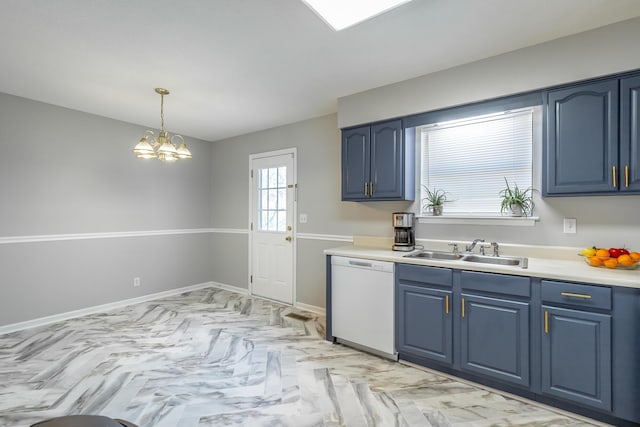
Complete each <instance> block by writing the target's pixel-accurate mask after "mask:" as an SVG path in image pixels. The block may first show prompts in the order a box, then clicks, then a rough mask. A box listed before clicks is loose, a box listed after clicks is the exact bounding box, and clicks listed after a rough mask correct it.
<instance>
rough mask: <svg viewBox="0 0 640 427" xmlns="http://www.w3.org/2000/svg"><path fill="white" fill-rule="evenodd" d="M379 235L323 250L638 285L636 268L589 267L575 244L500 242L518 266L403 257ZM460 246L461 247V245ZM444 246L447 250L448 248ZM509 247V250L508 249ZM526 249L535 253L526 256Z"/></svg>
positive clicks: (639, 278)
mask: <svg viewBox="0 0 640 427" xmlns="http://www.w3.org/2000/svg"><path fill="white" fill-rule="evenodd" d="M381 239H384V240H381ZM381 239H378V240H377V241H375V240H371V239H370V238H366V239H365V238H363V239H358V238H354V244H353V245H350V246H342V247H338V248H333V249H327V250H325V251H324V253H325V254H326V255H337V256H345V257H352V258H364V259H374V260H378V261H390V262H399V263H404V264H416V265H428V266H433V267H449V268H456V269H459V270H470V271H485V272H490V273H502V274H511V275H516V276H531V277H542V278H547V279H554V280H566V281H572V282H584V283H595V284H601V285H611V286H624V287H629V288H636V289H640V269H633V270H628V269H610V268H604V267H592V266H590V265H587V263H586V262H585V261H584V259H583V258H582V257H581V256H579V255H578V252H579V249H577V248H557V249H549V248H548V247H545V248H544V249H541V247H533V246H531V247H526V246H517V247H516V245H511V246H508V247H506V248H505V247H504V246H503V250H504V252H501V255H505V256H509V255H515V256H526V257H527V258H529V267H528V268H520V267H513V266H503V265H493V264H478V263H470V262H466V261H444V260H433V259H424V258H422V259H418V258H405V257H404V255H407V254H408V253H410V252H398V251H393V250H391V245H390V244H388V239H386V238H381ZM419 243H424V246H425V250H430V249H431V250H443V248H442V244H441V242H435V241H434V242H429V241H424V242H419ZM461 247H462V248H463V249H464V246H461ZM387 248H388V249H387ZM446 250H449V251H450V248H449V249H446ZM509 250H511V252H510V251H509ZM527 252H529V253H531V254H533V255H536V256H527ZM541 253H549V254H551V255H553V256H554V257H553V258H543V257H540V254H541Z"/></svg>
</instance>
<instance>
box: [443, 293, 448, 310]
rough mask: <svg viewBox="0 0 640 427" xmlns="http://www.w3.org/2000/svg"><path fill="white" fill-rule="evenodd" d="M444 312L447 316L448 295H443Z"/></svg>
mask: <svg viewBox="0 0 640 427" xmlns="http://www.w3.org/2000/svg"><path fill="white" fill-rule="evenodd" d="M444 312H445V313H446V314H449V295H445V297H444Z"/></svg>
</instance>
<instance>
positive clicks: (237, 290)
mask: <svg viewBox="0 0 640 427" xmlns="http://www.w3.org/2000/svg"><path fill="white" fill-rule="evenodd" d="M209 283H210V284H211V286H213V287H214V288H220V289H224V290H225V291H229V292H235V293H237V294H240V295H249V289H247V288H239V287H237V286H232V285H227V284H225V283H220V282H209Z"/></svg>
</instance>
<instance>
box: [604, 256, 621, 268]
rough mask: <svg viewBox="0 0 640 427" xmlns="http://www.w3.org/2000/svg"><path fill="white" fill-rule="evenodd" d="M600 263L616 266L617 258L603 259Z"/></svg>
mask: <svg viewBox="0 0 640 427" xmlns="http://www.w3.org/2000/svg"><path fill="white" fill-rule="evenodd" d="M602 263H603V264H604V266H605V267H607V268H616V267H617V266H618V260H617V259H615V258H609V259H605V260H604V261H602Z"/></svg>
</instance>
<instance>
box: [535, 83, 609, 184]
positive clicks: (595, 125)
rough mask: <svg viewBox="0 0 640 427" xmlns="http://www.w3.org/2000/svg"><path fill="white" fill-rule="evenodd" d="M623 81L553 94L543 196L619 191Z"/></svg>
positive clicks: (548, 119)
mask: <svg viewBox="0 0 640 427" xmlns="http://www.w3.org/2000/svg"><path fill="white" fill-rule="evenodd" d="M618 123H619V119H618V80H617V79H615V80H607V81H603V82H597V83H588V84H583V85H579V86H575V87H571V88H568V89H560V90H553V91H550V92H549V93H548V102H547V141H546V144H545V149H544V161H543V180H544V182H543V195H548V196H553V195H579V194H585V193H586V194H594V193H615V192H617V191H618V188H619V182H618Z"/></svg>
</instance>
